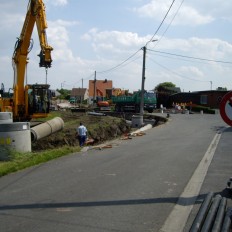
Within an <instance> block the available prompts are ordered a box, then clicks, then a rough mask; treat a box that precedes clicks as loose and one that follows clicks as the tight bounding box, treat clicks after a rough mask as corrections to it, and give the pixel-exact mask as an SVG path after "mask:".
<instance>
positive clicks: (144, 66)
mask: <svg viewBox="0 0 232 232" xmlns="http://www.w3.org/2000/svg"><path fill="white" fill-rule="evenodd" d="M155 41H157V39H153V40H149V41H148V42H147V43H146V45H145V46H144V47H142V50H143V69H142V86H141V101H140V113H139V114H140V116H143V111H144V84H145V69H146V53H147V45H148V44H149V43H150V42H155Z"/></svg>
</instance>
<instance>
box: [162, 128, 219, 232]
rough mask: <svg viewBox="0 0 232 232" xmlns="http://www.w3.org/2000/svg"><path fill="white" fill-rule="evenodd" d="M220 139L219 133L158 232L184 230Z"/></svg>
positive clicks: (178, 231) (179, 231)
mask: <svg viewBox="0 0 232 232" xmlns="http://www.w3.org/2000/svg"><path fill="white" fill-rule="evenodd" d="M220 138H221V132H219V133H217V134H216V135H215V136H214V138H213V140H212V142H211V144H210V145H209V147H208V149H207V151H206V153H205V155H204V157H203V158H202V160H201V162H200V163H199V165H198V167H197V168H196V170H195V172H194V173H193V175H192V177H191V179H190V181H189V182H188V184H187V186H186V187H185V189H184V191H183V192H182V194H181V196H180V197H179V200H178V202H177V203H176V205H175V206H174V208H173V210H172V212H171V213H170V214H169V216H168V218H167V219H166V221H165V223H164V225H163V226H162V228H161V229H160V232H170V231H172V232H181V231H183V230H184V227H185V225H186V222H187V220H188V217H189V214H190V213H191V210H192V208H193V205H194V203H195V201H196V198H197V196H198V194H199V192H200V189H201V186H202V183H203V181H204V179H205V176H206V173H207V171H208V168H209V165H210V163H211V161H212V159H213V156H214V153H215V150H216V148H217V145H218V143H219V140H220Z"/></svg>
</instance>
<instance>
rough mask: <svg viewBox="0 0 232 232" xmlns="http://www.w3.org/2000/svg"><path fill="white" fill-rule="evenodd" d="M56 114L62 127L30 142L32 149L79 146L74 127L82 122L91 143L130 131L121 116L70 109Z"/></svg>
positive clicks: (110, 138) (113, 137)
mask: <svg viewBox="0 0 232 232" xmlns="http://www.w3.org/2000/svg"><path fill="white" fill-rule="evenodd" d="M57 116H59V117H61V118H62V119H63V121H64V129H63V130H62V131H59V132H56V133H54V134H52V135H50V136H48V137H45V138H43V139H40V140H38V141H36V142H34V143H33V144H32V150H33V151H43V150H48V149H54V148H59V147H63V146H65V145H68V146H79V144H78V140H77V138H76V128H77V127H78V126H79V124H80V122H82V123H83V124H84V125H85V126H86V128H87V130H88V138H89V139H92V141H93V145H97V144H100V143H102V142H105V141H107V140H112V139H115V138H117V137H120V136H122V135H123V134H127V133H129V132H130V130H131V128H130V125H128V124H127V123H126V121H125V120H124V119H123V118H117V117H112V116H98V115H88V114H87V113H83V112H82V113H78V112H75V113H73V112H71V111H59V112H58V113H57Z"/></svg>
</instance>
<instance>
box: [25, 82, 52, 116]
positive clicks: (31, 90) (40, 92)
mask: <svg viewBox="0 0 232 232" xmlns="http://www.w3.org/2000/svg"><path fill="white" fill-rule="evenodd" d="M49 87H50V85H47V84H34V85H27V88H26V89H27V90H26V91H25V100H26V102H27V105H28V107H27V110H26V111H27V114H28V115H29V117H30V118H45V117H47V116H48V113H49V109H50V100H51V91H50V90H49Z"/></svg>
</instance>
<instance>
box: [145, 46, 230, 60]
mask: <svg viewBox="0 0 232 232" xmlns="http://www.w3.org/2000/svg"><path fill="white" fill-rule="evenodd" d="M149 50H150V51H152V52H156V53H161V54H166V55H170V56H178V57H183V58H188V59H194V60H202V61H208V62H215V63H222V64H232V62H231V61H222V60H213V59H207V58H200V57H193V56H185V55H179V54H175V53H170V52H161V51H157V50H152V49H149Z"/></svg>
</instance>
